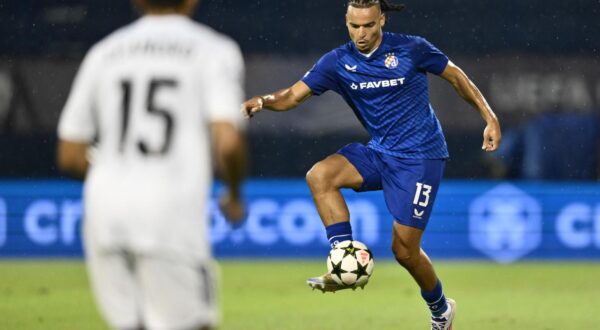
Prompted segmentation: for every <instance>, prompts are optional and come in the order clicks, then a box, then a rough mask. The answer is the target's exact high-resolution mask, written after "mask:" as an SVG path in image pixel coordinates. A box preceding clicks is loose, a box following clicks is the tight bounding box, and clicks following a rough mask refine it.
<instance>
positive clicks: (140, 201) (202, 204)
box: [59, 15, 244, 258]
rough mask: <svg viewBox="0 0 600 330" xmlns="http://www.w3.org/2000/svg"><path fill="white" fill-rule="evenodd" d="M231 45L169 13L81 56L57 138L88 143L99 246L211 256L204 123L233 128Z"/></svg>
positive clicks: (89, 204)
mask: <svg viewBox="0 0 600 330" xmlns="http://www.w3.org/2000/svg"><path fill="white" fill-rule="evenodd" d="M242 80H243V59H242V56H241V53H240V51H239V48H238V46H237V44H236V43H235V42H233V41H232V40H230V39H229V38H227V37H225V36H223V35H220V34H218V33H216V32H214V31H213V30H211V29H210V28H208V27H205V26H203V25H201V24H197V23H195V22H193V21H192V20H190V19H188V18H186V17H183V16H178V15H168V16H145V17H143V18H141V19H139V20H138V21H136V22H134V23H132V24H130V25H129V26H126V27H124V28H122V29H120V30H118V31H116V32H114V33H113V34H111V35H110V36H108V37H107V38H105V39H104V40H103V41H101V42H99V43H98V44H97V45H95V46H94V47H93V48H92V49H91V50H90V52H89V53H88V54H87V56H86V57H85V59H84V61H83V64H82V66H81V68H80V70H79V73H78V74H77V77H76V79H75V82H74V84H73V87H72V91H71V94H70V96H69V99H68V101H67V104H66V106H65V108H64V110H63V113H62V116H61V118H60V123H59V137H60V139H61V140H66V141H72V142H82V143H92V142H93V141H96V140H97V144H96V148H95V149H94V153H93V155H92V160H91V168H90V171H89V173H88V176H87V178H86V182H85V189H84V199H85V214H86V216H85V221H86V224H85V226H86V229H85V232H86V236H88V235H91V236H93V237H94V241H95V242H97V244H99V245H100V246H104V247H106V248H116V249H121V248H129V249H134V250H135V251H137V252H141V253H146V252H147V253H175V254H184V255H190V254H192V255H193V257H194V258H198V257H200V258H206V257H209V256H210V254H211V253H210V252H211V251H210V244H209V242H208V237H207V236H208V232H207V227H208V225H207V216H208V212H207V201H208V198H209V197H210V191H211V188H212V180H211V178H212V166H211V153H210V151H211V146H210V136H209V135H210V132H209V126H208V124H209V123H211V122H218V121H225V122H231V123H234V124H235V125H236V126H239V125H242V123H243V121H242V120H243V119H242V116H241V113H240V110H239V109H240V104H241V103H242V101H243V96H244V95H243V87H242Z"/></svg>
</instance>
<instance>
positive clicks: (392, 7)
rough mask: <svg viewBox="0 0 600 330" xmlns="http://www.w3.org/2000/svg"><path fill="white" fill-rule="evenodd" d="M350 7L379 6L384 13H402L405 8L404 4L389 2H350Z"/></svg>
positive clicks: (355, 0)
mask: <svg viewBox="0 0 600 330" xmlns="http://www.w3.org/2000/svg"><path fill="white" fill-rule="evenodd" d="M348 6H352V7H356V8H368V7H371V6H379V8H381V11H382V12H384V13H385V12H388V11H402V10H403V9H404V7H405V6H404V5H403V4H394V3H389V2H388V1H387V0H348Z"/></svg>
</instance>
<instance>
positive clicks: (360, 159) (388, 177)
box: [337, 143, 446, 229]
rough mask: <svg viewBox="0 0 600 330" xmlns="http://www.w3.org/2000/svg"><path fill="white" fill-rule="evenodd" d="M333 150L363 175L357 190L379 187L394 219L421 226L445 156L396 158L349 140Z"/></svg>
mask: <svg viewBox="0 0 600 330" xmlns="http://www.w3.org/2000/svg"><path fill="white" fill-rule="evenodd" d="M337 153H338V154H340V155H342V156H344V157H346V159H348V161H350V163H352V165H354V167H356V169H357V170H358V172H359V173H360V175H361V176H362V177H363V181H364V182H363V184H362V186H361V187H360V188H359V189H355V190H356V191H357V192H362V191H373V190H382V189H383V195H384V198H385V203H386V205H387V208H388V210H389V211H390V213H391V214H392V216H394V219H395V220H396V221H397V222H398V223H400V224H403V225H406V226H410V227H415V228H419V229H425V227H426V226H427V222H428V221H429V216H430V215H431V211H432V209H433V203H434V201H435V196H436V195H437V191H438V187H439V186H440V181H441V180H442V175H443V173H444V166H445V164H446V160H445V159H408V158H398V157H395V156H391V155H387V154H384V153H381V152H378V151H375V150H373V149H371V148H368V147H366V146H365V145H363V144H360V143H351V144H349V145H347V146H345V147H343V148H342V149H340V150H338V151H337Z"/></svg>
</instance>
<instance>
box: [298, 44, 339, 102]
mask: <svg viewBox="0 0 600 330" xmlns="http://www.w3.org/2000/svg"><path fill="white" fill-rule="evenodd" d="M336 65H337V54H336V53H335V51H331V52H329V53H327V54H325V55H323V57H321V58H320V59H319V61H317V63H316V64H315V65H314V66H313V67H312V69H310V70H309V71H308V72H307V73H306V74H305V75H304V78H302V81H303V82H304V83H305V84H306V85H307V86H308V87H309V88H310V90H311V91H312V92H313V94H314V95H317V96H318V95H321V94H323V93H325V92H326V91H328V90H333V91H336V92H337V90H338V84H337V79H336V70H335V67H336Z"/></svg>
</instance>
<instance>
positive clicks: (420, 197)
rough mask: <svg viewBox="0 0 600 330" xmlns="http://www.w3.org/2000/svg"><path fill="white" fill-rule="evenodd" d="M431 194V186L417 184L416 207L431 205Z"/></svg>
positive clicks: (414, 202)
mask: <svg viewBox="0 0 600 330" xmlns="http://www.w3.org/2000/svg"><path fill="white" fill-rule="evenodd" d="M430 193H431V186H430V185H428V184H423V183H421V182H417V191H416V192H415V198H414V199H413V204H414V205H419V206H422V207H427V205H429V194H430Z"/></svg>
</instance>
